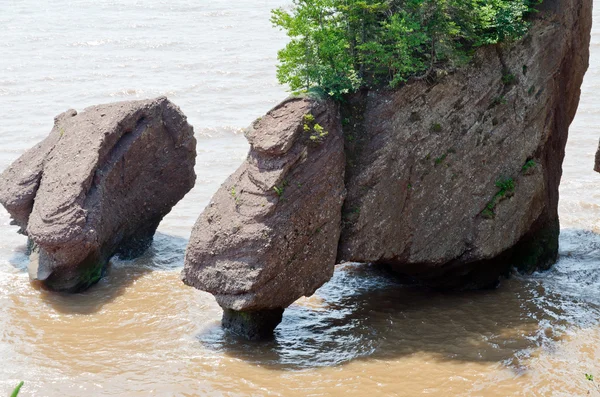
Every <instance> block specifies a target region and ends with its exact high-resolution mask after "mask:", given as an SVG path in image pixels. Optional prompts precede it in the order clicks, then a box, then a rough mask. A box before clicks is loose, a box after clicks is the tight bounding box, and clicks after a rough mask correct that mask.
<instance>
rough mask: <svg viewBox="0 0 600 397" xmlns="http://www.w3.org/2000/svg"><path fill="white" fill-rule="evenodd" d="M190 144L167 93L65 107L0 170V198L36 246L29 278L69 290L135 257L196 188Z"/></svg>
mask: <svg viewBox="0 0 600 397" xmlns="http://www.w3.org/2000/svg"><path fill="white" fill-rule="evenodd" d="M195 147H196V141H195V139H194V136H193V129H192V127H191V126H190V125H189V124H188V123H187V121H186V117H185V116H184V115H183V114H182V113H181V111H180V110H179V108H178V107H176V106H175V105H173V104H172V103H171V102H169V101H168V100H167V99H166V98H158V99H154V100H145V101H135V102H121V103H113V104H108V105H101V106H94V107H90V108H88V109H85V110H84V111H83V112H82V113H80V114H77V112H76V111H74V110H70V111H68V112H66V113H63V114H61V115H60V116H58V117H57V118H56V119H55V125H54V128H53V129H52V132H51V133H50V135H49V137H48V138H46V140H44V141H43V142H42V143H40V144H39V145H37V146H35V147H34V148H32V149H30V150H29V151H28V152H26V153H25V154H24V155H23V156H21V158H19V159H18V160H17V161H15V163H14V164H12V165H11V166H10V167H9V168H8V169H7V170H6V171H4V172H3V173H2V175H1V176H0V203H2V204H3V205H4V206H5V207H6V209H7V210H8V211H9V213H10V214H11V216H12V217H13V219H14V222H15V223H16V224H17V225H19V226H20V227H21V232H23V233H24V234H26V235H27V236H28V237H29V239H30V241H31V242H32V243H33V246H34V247H35V248H34V252H36V253H38V254H39V257H38V255H34V256H33V257H32V261H31V265H30V276H31V277H32V278H34V279H38V280H41V281H42V282H43V283H44V284H45V285H46V286H47V287H49V288H51V289H55V290H60V291H70V292H75V291H79V290H82V289H85V288H87V287H88V286H90V285H91V284H93V283H95V282H96V281H98V280H99V278H100V277H101V275H102V273H103V272H104V269H105V268H106V265H107V263H108V260H109V258H110V257H111V256H113V255H115V254H119V255H121V256H123V257H133V256H137V255H139V254H141V253H142V252H143V251H144V250H145V249H146V248H147V247H148V246H149V244H150V243H151V241H152V237H153V235H154V232H155V231H156V228H157V227H158V224H159V223H160V221H161V219H162V218H163V217H164V216H165V215H166V214H167V213H168V212H169V211H170V210H171V208H172V207H173V206H174V205H175V204H176V203H177V202H178V201H179V200H180V199H181V198H182V197H183V196H184V195H185V194H186V193H187V192H188V191H189V190H190V189H191V188H192V187H193V185H194V182H195V173H194V163H195V155H196V149H195Z"/></svg>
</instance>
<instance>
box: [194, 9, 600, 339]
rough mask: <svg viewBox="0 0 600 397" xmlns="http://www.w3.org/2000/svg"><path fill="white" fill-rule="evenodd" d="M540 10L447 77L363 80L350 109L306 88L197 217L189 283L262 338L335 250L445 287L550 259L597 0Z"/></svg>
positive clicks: (320, 274) (314, 282) (327, 270)
mask: <svg viewBox="0 0 600 397" xmlns="http://www.w3.org/2000/svg"><path fill="white" fill-rule="evenodd" d="M534 18H535V19H534V21H533V22H532V27H531V30H530V32H529V34H528V35H527V36H526V37H525V38H524V39H523V40H521V41H519V42H517V43H512V44H509V45H503V46H490V47H487V48H482V49H480V50H479V51H478V52H477V54H476V55H475V58H474V60H473V62H472V63H471V64H470V65H469V66H467V67H464V68H463V69H461V70H458V71H456V72H453V73H451V74H442V73H438V74H437V76H435V78H431V79H429V80H421V81H413V82H410V83H409V84H407V85H406V86H404V87H402V88H400V89H398V90H394V91H392V90H371V91H368V90H365V91H361V92H359V93H357V94H353V95H351V96H349V97H348V98H346V100H345V101H344V102H343V104H342V105H341V109H338V108H337V107H336V106H334V105H332V104H326V105H324V104H318V103H316V102H312V101H310V100H308V99H294V100H288V101H286V102H284V103H282V104H281V105H280V106H278V107H276V108H275V109H274V110H273V111H271V112H270V113H269V114H268V115H267V117H265V118H264V119H262V120H261V121H259V122H258V123H256V124H255V126H254V128H253V129H251V130H250V132H249V140H250V143H251V144H252V150H251V152H250V155H249V157H248V159H247V161H246V162H245V163H244V165H242V167H241V168H240V169H239V170H238V171H237V172H236V173H235V174H234V175H232V176H231V177H230V178H229V180H228V181H227V182H226V183H225V184H224V185H223V186H222V188H221V189H220V190H219V192H218V193H217V194H216V195H215V197H214V198H213V201H212V203H211V204H210V205H209V207H208V208H207V209H206V210H205V212H204V213H203V215H202V216H201V218H200V219H199V220H198V223H197V224H196V226H195V228H194V231H193V233H192V239H191V241H190V246H189V247H188V251H187V254H186V267H185V270H184V274H183V278H184V281H185V282H186V283H187V284H189V285H193V286H195V287H197V288H200V289H202V290H205V291H208V292H211V293H212V294H214V295H215V297H216V298H217V301H218V302H219V304H221V306H222V307H223V308H224V309H225V310H224V317H223V325H224V326H225V327H227V328H229V329H232V330H233V331H235V332H238V333H241V334H244V335H245V336H247V337H250V338H254V337H260V336H264V335H265V334H268V333H269V332H268V331H270V330H272V328H273V327H274V326H275V325H276V324H277V323H278V321H280V320H281V315H282V312H283V310H282V309H283V308H284V307H286V306H287V305H289V304H290V303H291V302H292V301H293V300H294V299H296V298H298V297H300V296H302V295H309V294H311V293H312V292H314V290H315V289H316V288H317V287H318V286H319V285H321V284H322V283H323V282H325V281H326V280H327V279H328V278H329V276H330V275H331V271H332V266H333V263H334V259H333V257H332V252H331V251H329V250H335V249H336V247H337V261H338V262H342V261H356V262H372V263H376V264H383V265H386V266H389V267H390V268H391V269H393V270H395V271H396V272H398V273H399V274H401V275H403V276H405V277H406V278H407V279H409V280H411V281H412V280H415V279H416V280H418V281H420V282H424V283H427V284H430V285H434V286H436V287H441V288H483V287H490V286H495V285H497V283H498V281H499V279H500V277H501V276H502V275H504V274H507V273H508V272H509V271H510V270H511V268H512V267H513V266H515V267H517V268H519V269H520V270H522V271H525V272H531V271H534V270H537V269H547V268H548V267H549V266H551V265H552V264H553V263H554V261H555V260H556V257H557V252H558V234H559V223H558V214H557V206H558V187H559V183H560V179H561V174H562V169H561V166H562V161H563V157H564V148H565V144H566V140H567V136H568V128H569V125H570V123H571V121H572V120H573V117H574V116H575V112H576V109H577V106H578V102H579V96H580V86H581V83H582V80H583V76H584V74H585V71H586V69H587V66H588V58H589V42H590V30H591V22H592V0H583V1H582V0H545V1H544V3H543V5H542V6H541V7H540V12H539V13H536V14H535V17H534ZM317 109H319V110H318V111H317ZM309 112H312V114H314V115H315V116H317V121H318V123H320V124H322V125H323V126H325V127H326V129H327V130H328V131H329V132H330V134H329V136H328V137H327V139H325V140H324V142H323V143H321V144H320V145H316V146H315V145H313V143H311V142H310V141H309V139H308V137H307V135H310V132H309V134H306V133H303V132H302V130H303V123H304V122H303V115H304V114H306V113H309ZM339 119H341V120H343V123H342V124H343V125H344V127H343V138H344V142H345V143H344V146H345V147H344V152H345V153H343V152H342V148H341V141H340V132H339V128H340V127H339V121H338V120H339ZM308 129H309V130H310V128H308ZM301 153H307V155H302V154H301ZM344 154H345V156H346V167H345V182H344V185H343V184H342V183H341V178H342V175H344V169H343V167H342V166H341V165H340V162H342V161H343V158H344ZM299 181H300V182H301V185H297V183H298V182H299ZM284 185H286V186H287V187H286V190H285V194H283V195H282V197H277V193H274V189H275V190H278V191H279V189H280V188H283V186H284ZM344 186H345V188H346V189H347V190H348V193H347V197H346V199H345V202H344V206H343V211H342V223H343V226H342V232H341V236H340V240H339V243H338V242H337V237H338V233H339V217H340V214H339V212H337V211H338V210H339V204H340V202H341V200H342V197H343V195H344V193H343V192H344ZM307 187H309V189H308V190H307ZM311 222H312V223H311Z"/></svg>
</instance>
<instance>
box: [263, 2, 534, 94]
mask: <svg viewBox="0 0 600 397" xmlns="http://www.w3.org/2000/svg"><path fill="white" fill-rule="evenodd" d="M539 3H540V0H490V1H487V0H469V1H465V0H293V7H292V9H291V10H286V9H283V8H278V9H275V10H273V12H272V16H271V22H272V23H273V25H274V26H276V27H278V28H280V29H282V30H284V31H285V32H286V33H287V35H288V36H289V38H290V40H289V42H288V44H287V45H286V47H285V48H283V49H282V50H280V51H279V53H278V59H279V65H278V68H277V78H278V79H279V81H280V82H281V83H282V84H288V85H289V87H290V88H291V90H292V91H294V92H299V91H305V92H318V93H320V94H325V95H329V96H332V97H334V98H338V99H340V98H341V97H342V96H343V95H344V94H346V93H350V92H355V91H356V90H358V89H359V88H361V87H381V86H385V85H387V86H390V87H397V86H398V85H400V84H402V83H404V82H406V81H407V80H408V79H410V78H435V76H439V75H444V74H447V71H449V70H452V69H455V68H457V67H460V66H462V65H464V64H465V63H467V62H469V60H470V59H471V57H472V55H473V53H474V51H475V50H476V49H477V48H478V47H481V46H484V45H489V44H497V43H506V42H512V41H515V40H518V39H520V38H521V37H523V36H524V35H525V33H526V32H527V29H528V27H529V22H528V20H527V16H528V15H529V14H530V13H531V12H532V11H533V7H534V6H535V5H536V4H539Z"/></svg>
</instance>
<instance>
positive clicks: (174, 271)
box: [0, 0, 600, 397]
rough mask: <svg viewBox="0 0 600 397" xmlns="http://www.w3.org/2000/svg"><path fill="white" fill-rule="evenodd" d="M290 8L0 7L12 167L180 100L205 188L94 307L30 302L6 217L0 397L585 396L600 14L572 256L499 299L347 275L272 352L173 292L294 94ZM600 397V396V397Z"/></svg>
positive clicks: (347, 270) (84, 297) (247, 1)
mask: <svg viewBox="0 0 600 397" xmlns="http://www.w3.org/2000/svg"><path fill="white" fill-rule="evenodd" d="M289 3H290V1H288V0H238V1H235V2H232V1H226V0H212V1H206V0H178V1H164V0H145V1H138V0H101V1H98V0H76V1H69V2H67V1H65V0H53V1H49V2H40V1H35V0H20V1H13V0H6V1H1V2H0V27H1V28H2V33H1V34H0V54H1V56H0V120H1V123H0V170H3V169H5V168H6V167H7V166H8V165H9V164H10V163H11V162H12V161H13V160H15V159H16V158H17V157H18V156H19V155H20V154H21V153H23V151H25V150H26V149H27V148H29V147H31V146H32V145H34V144H35V143H37V142H38V141H40V140H41V139H42V138H43V137H45V136H46V135H47V134H48V132H49V131H50V129H51V127H52V120H53V117H54V116H55V115H57V114H58V113H60V112H62V111H64V110H66V109H67V108H70V107H73V108H76V109H82V108H84V107H86V106H89V105H92V104H97V103H103V102H110V101H117V100H127V99H135V98H145V97H154V96H159V95H167V96H168V97H169V98H170V99H171V100H173V101H174V102H175V103H177V104H178V105H179V106H180V107H181V108H182V110H183V111H184V112H185V113H186V114H187V115H188V117H189V119H190V122H191V123H192V124H193V125H194V126H195V129H196V134H197V137H198V155H199V157H198V162H197V163H198V164H197V167H196V171H197V173H198V181H197V184H196V187H195V188H194V190H193V191H192V192H191V193H190V194H188V196H186V198H185V199H184V200H183V201H182V202H181V203H180V204H179V205H178V206H177V207H176V208H175V209H174V211H173V212H172V213H171V214H170V215H169V216H168V217H167V218H166V219H165V220H164V222H163V223H162V224H161V226H160V228H159V234H158V235H157V237H156V240H155V243H154V245H153V247H152V248H151V250H150V251H149V252H148V253H146V254H145V255H144V256H143V257H142V258H139V259H137V260H134V261H130V262H125V261H120V260H115V261H113V263H112V266H111V269H110V271H109V274H108V276H107V277H106V278H105V279H104V280H102V281H101V282H100V283H99V285H97V286H95V287H94V288H92V289H90V290H89V291H88V292H85V293H83V294H79V295H74V296H67V295H60V294H54V293H49V292H45V291H42V290H38V289H35V288H33V287H32V286H31V285H30V284H29V282H28V278H27V274H26V266H27V257H26V256H25V253H24V252H25V238H24V237H22V236H19V235H17V234H16V228H15V227H12V226H9V217H8V214H7V213H6V212H5V211H4V210H0V395H8V393H9V392H10V390H12V387H14V385H16V383H17V382H18V381H19V380H25V382H26V383H25V386H24V387H23V389H22V395H23V396H60V397H69V396H97V395H98V396H111V395H112V396H117V395H118V396H204V395H211V396H245V395H252V396H262V395H274V396H277V395H281V396H329V395H344V396H365V395H370V396H375V395H388V396H391V395H398V396H415V395H432V396H449V395H456V396H508V395H511V396H575V395H586V394H587V393H588V391H590V392H591V393H592V394H591V395H593V393H594V391H593V388H592V385H591V383H590V382H588V381H586V379H585V376H584V374H585V373H594V374H596V376H597V377H598V378H600V175H599V174H595V173H594V172H593V171H592V166H593V156H594V153H595V150H596V147H597V142H598V138H599V137H600V107H598V106H597V104H598V103H600V1H598V2H597V4H596V5H597V7H596V11H595V22H596V25H595V28H594V32H593V35H594V36H593V40H592V60H591V68H590V71H589V72H588V75H587V77H586V79H585V82H584V87H583V96H582V103H581V106H580V109H579V113H578V115H577V118H576V120H575V122H574V124H573V126H572V129H571V136H570V140H569V144H568V147H567V158H566V160H565V163H564V177H563V183H562V185H561V203H560V215H561V221H562V228H563V230H562V235H561V241H560V254H561V258H560V261H559V263H558V264H557V265H556V267H555V268H554V269H553V270H552V271H550V272H548V273H544V274H536V275H534V276H532V277H525V278H522V277H516V278H513V279H511V280H508V281H506V282H504V283H503V285H502V286H501V288H500V289H498V290H495V291H485V292H473V293H468V294H439V293H435V292H432V291H426V290H422V289H416V288H414V287H407V286H401V285H397V284H396V283H395V282H394V281H393V280H390V279H389V278H388V277H386V276H385V275H383V274H381V273H379V272H377V271H376V270H375V269H372V268H371V267H369V266H366V265H344V266H340V267H338V269H337V271H336V274H335V276H334V278H333V279H332V280H331V282H330V283H328V284H327V285H325V286H324V287H322V288H321V289H320V290H319V291H318V293H317V294H315V295H314V296H313V297H311V298H308V299H301V300H300V301H298V302H297V303H296V304H294V305H293V306H292V307H290V308H289V309H288V310H287V311H286V313H285V317H284V321H283V323H282V324H281V325H280V326H279V327H278V329H277V333H276V338H275V340H274V341H272V342H268V343H263V344H256V343H247V342H241V341H239V340H234V339H232V338H230V337H228V336H227V335H225V334H224V333H223V332H222V331H221V329H220V327H219V320H220V315H221V312H220V309H219V307H218V306H217V305H216V303H215V302H214V300H213V298H212V297H211V296H210V295H208V294H205V293H202V292H199V291H196V290H194V289H191V288H188V287H185V286H184V285H183V284H182V283H181V282H180V281H179V272H180V270H181V267H182V265H183V254H184V250H185V245H186V240H187V238H188V236H189V233H190V230H191V227H192V225H193V223H194V221H195V219H196V217H197V216H198V214H199V213H200V212H201V210H202V209H203V208H204V206H205V205H206V204H207V203H208V201H209V199H210V197H211V195H212V194H213V193H214V192H215V191H216V189H217V188H218V186H219V184H220V183H221V182H222V181H224V179H225V178H226V177H227V176H228V175H229V174H230V173H231V172H232V171H233V170H235V168H236V167H237V166H238V165H239V164H240V163H241V162H242V159H243V158H244V156H245V153H246V151H247V149H248V147H247V144H246V141H245V139H244V138H243V136H242V135H241V134H240V133H239V130H240V128H242V127H245V126H246V125H248V124H249V123H250V122H251V121H252V120H253V119H254V118H256V117H257V116H260V115H261V114H262V113H264V112H265V111H266V110H268V109H269V108H270V107H271V106H272V105H274V104H275V103H276V102H277V101H278V100H280V99H282V98H283V97H284V96H285V95H286V93H285V90H284V89H283V88H282V87H280V86H278V85H277V83H276V81H275V77H274V75H275V66H274V65H275V62H276V60H275V56H276V51H277V49H279V48H281V47H282V46H283V44H284V43H285V37H283V35H282V34H281V32H278V31H276V30H275V29H273V28H271V26H270V23H269V10H270V9H271V8H273V7H277V6H282V5H284V6H285V5H288V4H289ZM597 395H600V393H597Z"/></svg>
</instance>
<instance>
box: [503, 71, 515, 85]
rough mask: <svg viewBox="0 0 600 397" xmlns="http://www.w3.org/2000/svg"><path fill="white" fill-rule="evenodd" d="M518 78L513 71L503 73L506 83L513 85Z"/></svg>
mask: <svg viewBox="0 0 600 397" xmlns="http://www.w3.org/2000/svg"><path fill="white" fill-rule="evenodd" d="M516 79H517V77H516V76H515V75H514V74H512V73H505V74H503V75H502V83H504V85H511V84H512V83H514V82H515V81H516Z"/></svg>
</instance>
